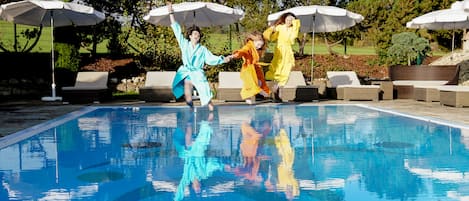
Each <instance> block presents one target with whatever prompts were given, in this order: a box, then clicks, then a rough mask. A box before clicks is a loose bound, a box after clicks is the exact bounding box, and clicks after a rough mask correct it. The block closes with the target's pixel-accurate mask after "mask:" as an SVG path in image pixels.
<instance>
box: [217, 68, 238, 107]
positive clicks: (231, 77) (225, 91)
mask: <svg viewBox="0 0 469 201" xmlns="http://www.w3.org/2000/svg"><path fill="white" fill-rule="evenodd" d="M242 87H243V81H242V80H241V78H240V72H226V71H224V72H220V73H219V74H218V88H217V99H218V100H223V101H244V100H243V98H242V97H241V94H240V92H241V88H242Z"/></svg>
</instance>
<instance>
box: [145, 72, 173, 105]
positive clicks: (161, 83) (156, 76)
mask: <svg viewBox="0 0 469 201" xmlns="http://www.w3.org/2000/svg"><path fill="white" fill-rule="evenodd" d="M175 76H176V71H148V72H147V74H146V77H145V84H144V86H143V87H141V88H139V98H140V99H141V100H144V101H146V102H169V101H173V100H175V97H174V95H173V91H172V86H173V80H174V77H175Z"/></svg>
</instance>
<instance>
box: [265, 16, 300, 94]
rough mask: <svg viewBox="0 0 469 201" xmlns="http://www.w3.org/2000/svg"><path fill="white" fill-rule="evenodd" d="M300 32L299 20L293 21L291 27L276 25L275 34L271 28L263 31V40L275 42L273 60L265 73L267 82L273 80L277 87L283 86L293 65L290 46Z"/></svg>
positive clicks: (293, 60)
mask: <svg viewBox="0 0 469 201" xmlns="http://www.w3.org/2000/svg"><path fill="white" fill-rule="evenodd" d="M299 30H300V20H299V19H296V20H293V23H292V26H291V27H287V26H286V25H285V24H281V25H277V26H276V28H275V32H274V30H273V28H272V27H270V28H268V29H267V30H265V31H264V38H266V39H267V40H269V41H277V45H276V47H275V51H274V58H273V59H272V63H271V65H270V66H269V71H267V72H266V74H265V77H266V79H267V80H274V81H276V82H277V83H278V85H279V86H284V85H285V84H286V83H287V81H288V77H289V76H290V71H291V69H292V67H293V66H294V65H295V56H294V55H293V50H292V45H293V44H294V43H295V39H296V38H297V37H298V32H299Z"/></svg>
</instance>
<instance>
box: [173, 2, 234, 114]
mask: <svg viewBox="0 0 469 201" xmlns="http://www.w3.org/2000/svg"><path fill="white" fill-rule="evenodd" d="M167 4H168V11H169V17H170V20H171V28H172V29H173V32H174V35H175V36H176V39H177V41H178V43H179V47H180V49H181V53H182V63H183V65H182V66H181V67H179V69H178V70H177V73H176V76H175V77H174V81H173V94H174V96H175V97H176V98H179V97H181V96H182V95H184V97H185V99H186V103H187V105H189V106H190V107H193V103H192V90H193V88H194V87H195V89H196V90H197V92H198V93H199V97H200V101H201V105H202V106H204V105H207V104H208V107H209V110H210V111H213V104H212V101H211V99H212V96H213V95H212V91H211V90H210V86H209V84H208V81H207V78H206V77H205V73H204V69H203V67H204V65H205V64H208V65H218V64H222V63H224V62H228V61H229V59H228V58H224V57H223V56H215V55H213V54H212V53H211V52H210V51H209V50H208V49H207V48H206V47H205V46H203V45H200V43H199V42H200V39H201V38H202V36H203V35H202V33H201V32H200V28H199V27H196V26H193V27H190V28H188V30H187V35H186V37H184V35H183V34H182V32H181V26H180V25H179V24H178V23H177V22H176V20H175V18H174V15H173V12H174V11H173V6H172V4H171V2H168V3H167Z"/></svg>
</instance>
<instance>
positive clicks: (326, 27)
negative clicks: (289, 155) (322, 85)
mask: <svg viewBox="0 0 469 201" xmlns="http://www.w3.org/2000/svg"><path fill="white" fill-rule="evenodd" d="M288 12H289V13H293V14H295V15H296V17H297V18H298V19H300V21H301V27H300V31H301V32H303V33H310V32H312V33H313V39H312V47H311V51H312V52H311V59H312V61H311V79H313V63H314V62H313V55H314V33H316V32H319V33H324V32H335V31H341V30H344V29H347V28H349V27H352V26H354V25H356V24H357V23H360V22H361V21H363V19H364V18H363V16H362V15H360V14H357V13H354V12H351V11H348V10H345V9H342V8H339V7H334V6H318V5H312V6H298V7H294V8H290V9H287V10H283V11H280V12H277V13H273V14H270V15H269V16H268V17H267V20H268V21H269V22H270V23H272V22H274V21H275V20H277V19H278V18H279V17H280V16H281V15H282V14H284V13H288Z"/></svg>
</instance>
